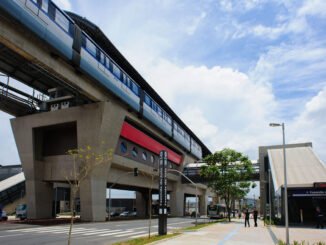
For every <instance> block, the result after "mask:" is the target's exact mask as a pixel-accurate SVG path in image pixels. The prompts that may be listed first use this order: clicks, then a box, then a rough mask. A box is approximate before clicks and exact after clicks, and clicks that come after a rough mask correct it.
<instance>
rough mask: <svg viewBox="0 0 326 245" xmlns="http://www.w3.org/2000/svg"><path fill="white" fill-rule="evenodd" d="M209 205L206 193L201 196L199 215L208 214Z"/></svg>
mask: <svg viewBox="0 0 326 245" xmlns="http://www.w3.org/2000/svg"><path fill="white" fill-rule="evenodd" d="M207 205H208V195H207V194H206V191H204V193H203V195H200V196H199V213H200V215H206V214H207Z"/></svg>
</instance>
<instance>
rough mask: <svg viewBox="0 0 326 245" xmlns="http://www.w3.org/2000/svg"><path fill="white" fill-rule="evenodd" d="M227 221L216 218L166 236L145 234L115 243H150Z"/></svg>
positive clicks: (134, 244) (136, 244)
mask: <svg viewBox="0 0 326 245" xmlns="http://www.w3.org/2000/svg"><path fill="white" fill-rule="evenodd" d="M225 221H227V219H220V220H216V221H213V222H209V223H204V224H198V225H197V226H189V227H186V228H180V229H178V230H176V231H175V233H173V234H167V235H165V236H159V235H156V236H152V237H151V238H148V237H145V236H144V237H140V238H136V239H132V240H128V241H124V242H117V243H114V244H113V245H142V244H148V243H152V242H156V241H159V240H163V239H167V238H170V237H174V236H178V235H180V234H181V233H182V231H194V230H198V229H201V228H204V227H206V226H209V225H213V224H216V223H220V222H225Z"/></svg>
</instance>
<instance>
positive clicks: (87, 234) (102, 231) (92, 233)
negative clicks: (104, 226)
mask: <svg viewBox="0 0 326 245" xmlns="http://www.w3.org/2000/svg"><path fill="white" fill-rule="evenodd" d="M116 231H122V230H106V231H104V230H101V231H97V232H87V233H85V234H82V236H90V235H97V234H102V233H108V232H116Z"/></svg>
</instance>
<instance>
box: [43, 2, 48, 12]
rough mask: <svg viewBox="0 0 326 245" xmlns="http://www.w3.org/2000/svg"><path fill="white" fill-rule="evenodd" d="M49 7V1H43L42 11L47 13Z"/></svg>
mask: <svg viewBox="0 0 326 245" xmlns="http://www.w3.org/2000/svg"><path fill="white" fill-rule="evenodd" d="M48 7H49V0H43V1H42V9H43V10H44V11H45V12H46V13H47V12H48Z"/></svg>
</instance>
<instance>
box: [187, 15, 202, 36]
mask: <svg viewBox="0 0 326 245" xmlns="http://www.w3.org/2000/svg"><path fill="white" fill-rule="evenodd" d="M205 17H206V13H205V12H202V13H201V14H200V15H199V16H197V17H196V18H194V19H193V21H192V23H191V24H190V25H189V26H188V27H186V32H187V34H188V35H193V34H194V33H195V31H196V29H197V28H198V26H199V24H200V23H201V21H202V20H203V19H205Z"/></svg>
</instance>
